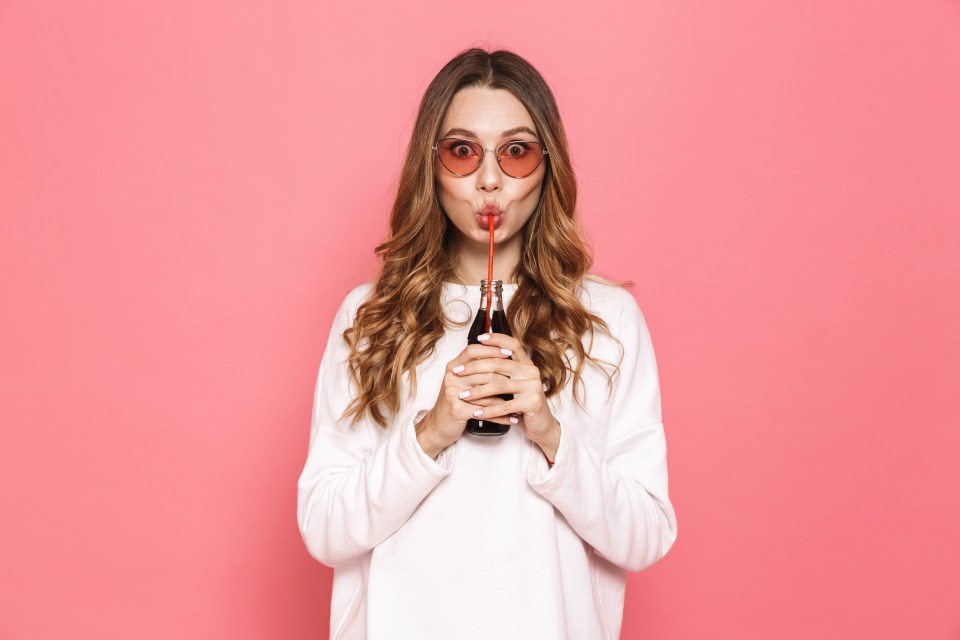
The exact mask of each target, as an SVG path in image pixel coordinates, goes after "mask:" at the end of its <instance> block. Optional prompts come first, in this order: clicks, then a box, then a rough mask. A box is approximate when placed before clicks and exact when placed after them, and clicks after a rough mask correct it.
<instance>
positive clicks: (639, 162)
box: [0, 0, 960, 640]
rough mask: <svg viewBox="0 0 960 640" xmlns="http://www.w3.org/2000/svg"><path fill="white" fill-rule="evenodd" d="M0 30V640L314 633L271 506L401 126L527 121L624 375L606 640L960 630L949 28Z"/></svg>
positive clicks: (761, 10)
mask: <svg viewBox="0 0 960 640" xmlns="http://www.w3.org/2000/svg"><path fill="white" fill-rule="evenodd" d="M558 6H559V5H557V4H555V3H552V2H546V1H545V0H540V1H538V2H530V3H518V2H500V1H494V2H488V3H479V4H478V3H466V4H464V3H448V2H437V3H387V2H383V3H379V5H377V4H374V5H371V4H370V3H361V4H360V5H357V6H352V7H351V6H348V5H347V4H346V3H337V4H336V5H335V6H334V5H332V4H327V3H325V2H319V3H318V2H306V1H303V0H283V1H272V2H266V1H261V2H256V1H253V0H250V1H245V2H204V3H197V2H192V1H191V2H187V1H185V0H176V1H165V2H152V3H141V2H138V3H129V2H117V1H113V2H109V1H108V2H99V3H73V2H56V3H54V2H50V1H49V0H43V1H38V0H31V1H29V2H27V1H26V0H7V1H6V2H2V3H0V213H2V218H0V300H2V301H3V302H2V304H3V313H2V315H0V322H2V331H0V362H2V369H0V424H2V429H3V432H2V445H0V514H2V518H3V524H2V526H0V537H2V541H0V638H2V639H4V640H6V639H22V638H90V639H94V638H96V639H104V638H147V639H152V638H157V639H160V638H234V639H244V638H258V639H259V638H271V639H272V638H326V637H327V620H328V606H329V602H328V600H329V590H330V581H331V576H332V572H331V571H330V570H329V569H327V568H325V567H323V566H322V565H320V564H319V563H317V562H315V561H314V560H313V559H312V558H311V557H310V556H309V555H308V554H307V552H306V550H305V548H304V547H303V544H302V542H301V540H300V537H299V533H298V530H297V526H296V517H295V512H296V506H295V497H296V480H297V477H298V475H299V472H300V470H301V467H302V464H303V461H304V459H305V456H306V447H307V437H308V429H309V416H310V409H311V402H312V393H313V385H314V383H315V380H316V372H317V368H318V366H319V362H320V357H321V355H322V353H323V348H324V345H325V343H326V339H327V332H328V329H329V326H330V322H331V320H332V316H333V313H334V311H335V309H336V308H337V306H338V305H339V303H340V301H341V299H342V297H343V295H344V294H345V293H346V292H347V291H348V290H349V289H350V288H351V287H353V286H354V285H356V284H358V283H360V282H363V281H365V280H366V279H368V278H369V277H370V276H371V275H372V273H373V272H372V269H373V267H374V264H375V263H374V261H373V253H372V251H373V247H374V246H375V245H376V244H377V243H378V242H379V241H380V240H381V239H382V238H383V237H384V233H385V230H386V223H385V221H386V215H387V209H388V206H389V203H390V199H391V195H392V192H393V189H394V188H395V185H396V177H397V174H398V171H399V164H400V160H401V157H402V154H403V150H404V148H405V145H406V142H407V140H408V137H409V133H410V130H411V126H412V123H413V119H414V116H415V110H416V106H417V101H418V100H419V97H420V96H421V95H422V92H423V90H424V89H425V88H426V85H427V83H428V82H429V80H430V79H431V78H432V77H433V75H434V74H435V73H436V72H437V71H438V70H439V68H440V67H441V66H442V65H443V63H445V62H446V61H447V60H448V59H449V58H450V57H452V56H453V55H455V54H456V53H457V52H459V51H460V50H461V49H463V48H466V47H469V46H471V45H473V44H479V45H481V46H489V47H497V46H503V47H507V48H511V49H514V50H515V51H517V52H518V53H520V54H521V55H523V56H525V57H526V58H528V59H529V60H530V61H531V62H532V63H533V64H534V65H535V66H537V67H538V68H539V69H540V71H541V72H542V73H543V74H544V76H545V77H546V79H547V81H548V82H549V83H550V84H551V86H552V87H553V89H554V92H555V94H556V96H557V98H558V101H559V104H560V108H561V112H562V116H563V117H564V119H565V122H566V126H567V129H568V133H569V136H570V140H571V145H572V152H573V158H574V162H575V167H576V169H577V172H578V176H579V179H580V184H581V187H582V200H581V209H582V213H583V217H584V219H585V224H586V226H587V228H588V229H589V232H590V236H591V238H592V241H593V244H594V247H595V250H596V254H597V259H596V266H597V270H598V271H599V272H601V273H604V274H607V275H609V276H612V277H616V278H632V279H633V280H634V281H635V282H636V288H635V290H634V292H635V295H636V296H637V299H638V300H639V302H640V305H641V308H642V309H643V311H644V313H645V315H646V317H647V321H648V325H649V327H650V330H651V334H652V336H653V339H654V345H655V348H656V350H657V359H658V363H659V369H660V377H661V385H662V397H663V412H664V422H665V425H666V430H667V442H668V448H669V464H670V483H671V496H672V498H673V500H674V504H675V506H676V508H677V512H678V518H679V538H678V540H677V543H676V546H675V547H674V548H673V550H672V551H671V552H670V554H669V555H668V556H667V557H666V558H665V559H664V560H663V561H661V562H660V563H659V564H657V565H655V566H654V567H652V568H651V569H649V570H648V571H646V572H643V573H640V574H634V575H631V577H630V582H629V588H628V594H627V603H626V611H625V621H624V633H623V637H624V638H658V639H702V638H714V639H726V638H730V639H745V638H746V639H749V638H764V639H766V638H777V639H808V638H830V639H832V638H838V639H839V638H871V639H885V638H890V639H894V638H897V639H899V638H924V639H935V638H936V639H940V638H943V639H951V640H956V639H957V638H960V551H958V543H957V540H958V539H960V507H958V504H960V500H958V498H957V495H958V491H957V488H958V487H960V464H958V462H957V461H958V459H960V429H958V426H960V420H958V417H960V415H958V413H960V412H958V409H957V393H956V389H957V387H958V380H960V366H958V361H960V339H958V331H957V311H958V306H960V305H958V293H960V286H958V285H960V265H958V258H957V255H958V250H960V222H958V218H960V216H958V213H960V4H958V3H957V2H956V1H947V0H939V1H933V0H928V1H923V2H911V3H906V2H893V1H891V0H871V1H869V2H868V1H859V2H856V1H843V2H837V1H835V0H829V1H827V0H813V1H810V0H808V1H805V2H796V3H787V2H779V3H772V2H756V1H753V2H751V1H748V0H731V1H728V2H703V1H700V2H690V1H677V2H646V1H644V2H619V3H600V4H598V3H592V2H591V3H580V4H579V5H575V6H570V7H569V8H565V9H564V10H563V11H558V9H557V7H558Z"/></svg>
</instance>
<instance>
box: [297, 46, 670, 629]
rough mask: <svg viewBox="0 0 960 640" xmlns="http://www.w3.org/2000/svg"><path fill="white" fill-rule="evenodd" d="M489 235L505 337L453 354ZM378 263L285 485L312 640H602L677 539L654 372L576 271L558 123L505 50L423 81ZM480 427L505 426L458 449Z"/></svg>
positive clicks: (617, 308)
mask: <svg viewBox="0 0 960 640" xmlns="http://www.w3.org/2000/svg"><path fill="white" fill-rule="evenodd" d="M491 224H492V225H493V226H494V228H495V231H494V241H495V247H496V249H495V263H494V277H495V278H496V279H502V280H503V281H504V285H503V300H504V304H505V306H506V311H507V314H506V315H507V320H508V324H509V327H510V332H511V333H512V336H513V337H511V336H509V335H506V334H505V333H490V334H487V335H486V336H483V337H482V338H483V339H482V341H481V343H479V344H473V345H470V346H467V333H468V329H469V325H470V323H471V322H470V321H471V320H472V319H473V318H474V316H475V315H476V314H477V312H478V308H479V306H480V281H481V280H482V279H485V278H486V277H487V256H488V243H489V225H491ZM376 252H377V255H378V256H379V257H380V258H381V261H382V267H381V270H380V273H379V275H378V276H377V279H376V281H375V282H373V283H368V284H364V285H361V286H359V287H357V288H355V289H354V290H353V291H351V292H350V293H349V294H348V295H347V296H346V299H345V300H344V302H343V304H342V306H341V307H340V310H339V312H338V313H337V315H336V318H335V319H334V322H333V328H332V330H331V333H330V339H329V342H328V343H327V348H326V351H325V353H324V355H323V359H322V362H321V364H320V371H319V375H318V379H317V386H316V394H315V397H314V409H313V417H312V424H311V428H310V445H309V453H308V454H307V460H306V464H305V466H304V468H303V472H302V474H301V476H300V480H299V483H298V508H297V519H298V522H299V526H300V532H301V535H302V536H303V540H304V542H305V544H306V546H307V549H308V550H309V552H310V554H311V555H312V556H313V557H315V558H316V559H317V560H319V561H320V562H322V563H323V564H326V565H328V566H331V567H333V568H334V580H333V595H332V603H331V619H330V637H331V638H332V639H346V638H357V639H360V638H369V639H370V640H382V639H389V640H397V639H407V638H409V639H413V640H431V639H437V640H448V639H457V640H467V639H474V638H476V639H481V638H482V639H485V640H488V639H491V638H498V639H500V638H504V639H512V638H524V639H530V638H549V639H551V640H553V639H560V638H570V639H577V640H580V639H582V640H597V639H598V638H618V637H619V634H620V626H621V620H622V614H623V598H624V590H625V586H626V576H625V572H626V571H640V570H642V569H644V568H646V567H648V566H650V565H652V564H653V563H655V562H656V561H657V560H659V559H660V558H662V557H663V556H664V554H666V553H667V551H668V550H669V549H670V548H671V546H672V545H673V543H674V540H675V539H676V536H677V522H676V516H675V513H674V509H673V506H672V505H671V503H670V499H669V497H668V493H667V464H666V442H665V439H664V431H663V424H662V422H661V413H660V388H659V381H658V376H657V366H656V361H655V358H654V352H653V346H652V344H651V341H650V334H649V332H648V330H647V326H646V323H645V321H644V317H643V314H642V313H641V311H640V309H639V307H638V306H637V303H636V302H635V301H634V299H633V297H632V296H631V295H630V293H629V292H627V291H626V290H624V289H623V288H622V287H621V286H619V285H616V284H613V283H610V282H607V281H605V280H602V279H600V278H598V277H595V276H592V275H590V274H589V273H588V271H589V268H590V265H591V262H592V260H591V257H590V255H589V253H588V251H587V249H586V247H585V245H584V242H583V239H582V237H581V233H580V231H579V229H578V226H577V217H576V184H575V179H574V174H573V170H572V168H571V164H570V158H569V154H568V149H567V141H566V135H565V133H564V129H563V125H562V123H561V121H560V116H559V113H558V110H557V106H556V103H555V101H554V98H553V95H552V93H551V91H550V89H549V87H548V86H547V84H546V83H545V81H544V80H543V78H542V77H541V76H540V74H539V73H538V72H537V71H536V70H535V69H534V68H533V67H532V66H531V65H530V64H529V63H528V62H526V61H525V60H524V59H523V58H521V57H519V56H517V55H516V54H514V53H511V52H509V51H505V50H499V51H494V52H492V53H488V52H486V51H484V50H481V49H470V50H468V51H465V52H463V53H462V54H460V55H458V56H457V57H455V58H454V59H453V60H451V61H450V62H449V63H447V64H446V66H444V68H443V69H442V70H441V71H440V72H439V74H438V75H437V76H436V77H435V78H434V79H433V81H432V82H431V84H430V86H429V87H428V88H427V91H426V94H425V95H424V97H423V100H422V102H421V104H420V108H419V112H418V115H417V120H416V124H415V126H414V131H413V136H412V138H411V141H410V146H409V148H408V150H407V155H406V161H405V163H404V166H403V172H402V174H401V177H400V184H399V189H398V194H397V198H396V201H395V202H394V205H393V211H392V215H391V218H390V236H389V238H388V239H387V240H386V242H384V243H383V244H382V245H380V246H379V247H378V248H377V250H376ZM501 394H512V395H513V399H512V400H504V399H503V398H501V397H500V395H501ZM475 417H481V418H482V419H483V420H485V421H491V422H495V423H498V424H503V425H510V428H509V429H508V431H507V432H506V434H504V435H502V436H500V437H492V438H491V437H479V436H476V435H472V434H470V433H465V431H464V429H465V426H466V424H467V421H468V420H469V419H471V418H475Z"/></svg>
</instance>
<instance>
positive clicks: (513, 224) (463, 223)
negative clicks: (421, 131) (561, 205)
mask: <svg viewBox="0 0 960 640" xmlns="http://www.w3.org/2000/svg"><path fill="white" fill-rule="evenodd" d="M519 127H526V129H528V130H527V131H514V132H511V130H514V129H517V128H519ZM535 132H536V127H535V126H534V124H533V119H532V118H531V117H530V114H529V113H528V112H527V109H526V107H524V106H523V104H522V103H521V102H520V101H519V100H518V99H517V98H516V97H514V95H513V94H512V93H510V92H509V91H506V90H505V89H491V88H489V87H485V88H477V87H469V88H465V89H461V90H460V91H458V92H457V93H456V95H454V97H453V100H452V101H451V103H450V107H449V108H448V109H447V113H446V116H445V117H444V120H443V122H442V123H441V126H440V135H439V138H446V137H456V138H462V139H464V140H472V141H474V142H478V143H480V145H481V146H482V147H483V148H484V149H494V150H496V149H497V148H498V147H500V146H501V145H502V144H504V143H506V142H511V141H514V140H526V141H534V142H542V141H541V140H540V139H539V138H538V136H537V135H536V133H535ZM505 133H506V135H504V134H505ZM461 150H462V151H464V152H465V151H466V148H464V149H461ZM517 151H519V149H516V148H514V149H511V148H510V147H507V148H506V149H504V152H505V153H507V154H509V153H511V152H517ZM546 164H547V157H546V156H544V158H543V160H541V162H540V164H539V166H537V168H536V169H535V170H534V171H533V173H531V174H530V175H527V176H525V177H523V178H513V177H510V176H508V175H507V174H506V173H504V172H503V170H502V169H501V168H500V165H499V164H498V163H497V159H496V156H495V154H494V152H491V151H484V152H483V162H481V163H480V168H479V169H477V170H476V171H474V172H473V173H471V174H470V175H467V176H457V175H454V174H453V173H451V172H450V171H449V170H447V168H446V167H444V166H443V165H442V164H441V163H440V161H439V160H437V158H436V154H434V173H435V175H436V185H437V195H438V198H439V200H440V205H441V206H442V207H443V211H444V212H445V213H446V215H447V217H448V218H449V219H450V221H451V222H452V223H453V226H454V227H455V229H456V231H455V233H456V238H455V240H456V241H457V242H458V243H475V244H479V245H486V244H488V243H489V241H490V231H489V226H488V224H489V221H490V220H492V222H493V225H494V242H495V243H496V244H501V243H505V242H510V241H513V242H519V241H520V238H521V237H522V236H521V234H520V231H521V230H522V229H523V227H524V225H526V223H527V220H529V219H530V216H531V214H532V213H533V211H534V209H535V208H536V206H537V202H538V200H539V198H540V188H541V185H542V184H543V178H544V175H545V173H546ZM514 173H516V172H514ZM490 205H493V206H492V207H490V208H489V209H487V208H485V207H489V206H490ZM491 211H492V212H493V213H494V214H496V212H499V213H500V215H493V216H492V217H488V216H487V215H486V213H487V212H491Z"/></svg>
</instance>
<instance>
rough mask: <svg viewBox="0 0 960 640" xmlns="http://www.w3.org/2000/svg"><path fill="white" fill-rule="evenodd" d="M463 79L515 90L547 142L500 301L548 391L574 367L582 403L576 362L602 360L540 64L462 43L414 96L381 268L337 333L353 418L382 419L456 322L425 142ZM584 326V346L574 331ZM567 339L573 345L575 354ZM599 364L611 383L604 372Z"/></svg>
mask: <svg viewBox="0 0 960 640" xmlns="http://www.w3.org/2000/svg"><path fill="white" fill-rule="evenodd" d="M465 87H481V88H483V87H489V88H493V89H505V90H507V91H509V92H510V93H512V94H513V95H514V96H516V98H517V99H518V100H519V101H520V102H521V103H523V105H524V106H525V107H526V109H527V111H528V112H529V113H530V115H531V117H532V119H533V121H534V124H535V127H536V130H537V132H538V137H539V139H540V140H541V141H542V142H543V143H544V145H545V146H546V148H547V149H548V150H549V151H550V154H549V155H548V156H546V157H545V158H546V159H545V162H546V163H547V166H546V172H545V175H544V178H543V186H542V188H541V193H540V201H539V202H538V204H537V207H536V209H535V210H534V212H533V214H532V215H531V217H530V219H529V220H528V222H527V224H526V226H525V227H524V230H523V249H522V251H521V256H520V263H519V265H518V266H517V271H516V276H517V283H518V286H517V289H516V291H515V293H514V294H513V297H512V298H511V300H510V304H509V305H508V308H507V322H508V324H509V325H510V328H511V332H512V333H513V335H514V336H515V337H516V338H518V339H519V340H520V341H521V342H522V343H523V344H524V346H525V347H526V348H527V349H528V350H529V351H530V352H531V354H530V357H531V359H532V360H533V363H534V364H535V365H536V366H537V368H538V369H540V374H541V377H542V378H543V382H544V393H545V394H546V395H547V396H551V395H553V394H556V393H558V392H559V391H560V390H561V389H562V388H563V386H564V385H565V384H566V382H567V380H568V379H569V378H570V377H571V376H572V378H573V385H574V392H575V393H574V395H575V397H576V399H577V401H578V402H580V403H581V404H582V400H581V397H580V394H579V393H578V385H582V382H583V381H582V373H583V367H584V364H585V362H587V361H589V362H592V363H593V364H595V365H599V364H601V363H603V364H610V363H606V362H604V361H602V360H599V359H597V358H594V357H592V356H591V355H590V353H589V351H590V348H591V347H592V345H593V332H594V329H595V328H599V329H601V330H603V331H604V332H605V333H607V334H608V335H610V330H609V327H608V326H607V324H606V323H605V322H604V321H603V319H602V318H600V317H599V316H597V315H596V314H594V313H592V312H591V311H590V310H589V309H587V308H586V307H585V306H584V305H583V303H582V302H581V301H580V299H579V297H578V295H577V290H578V288H579V287H580V285H581V282H582V280H583V278H584V276H586V275H587V273H588V271H589V269H590V266H591V265H592V262H593V259H592V257H591V255H590V253H589V251H588V249H587V246H586V243H585V241H584V238H583V236H582V233H581V231H580V228H579V226H578V222H577V217H576V200H577V185H576V179H575V177H574V173H573V168H572V166H571V163H570V156H569V150H568V146H567V138H566V133H565V132H564V128H563V124H562V122H561V120H560V114H559V110H558V109H557V105H556V101H555V100H554V97H553V94H552V92H551V91H550V88H549V87H548V86H547V83H546V81H545V80H544V79H543V77H542V76H541V75H540V73H539V72H537V70H536V69H535V68H534V67H533V66H532V65H531V64H530V63H529V62H527V61H526V60H524V59H523V58H521V57H520V56H518V55H517V54H515V53H513V52H510V51H507V50H503V49H501V50H496V51H493V52H489V53H488V52H487V51H484V50H483V49H478V48H472V49H468V50H466V51H463V52H462V53H460V54H459V55H457V56H456V57H454V58H453V59H452V60H450V61H449V62H448V63H447V64H446V65H445V66H444V67H443V68H442V69H441V70H440V72H439V73H438V74H437V75H436V77H435V78H434V79H433V81H431V83H430V85H429V86H428V87H427V90H426V92H425V94H424V96H423V99H422V100H421V102H420V107H419V110H418V113H417V119H416V122H415V124H414V129H413V134H412V136H411V138H410V144H409V146H408V147H407V152H406V158H405V160H404V163H403V169H402V172H401V174H400V179H399V185H398V188H397V196H396V198H395V200H394V202H393V207H392V211H391V215H390V234H389V237H388V238H387V240H386V241H385V242H383V243H382V244H381V245H380V246H378V247H377V248H376V250H375V253H376V255H377V256H379V258H380V260H381V267H380V273H379V275H378V276H377V279H376V281H375V283H374V285H373V289H372V291H371V292H370V295H369V296H368V297H367V299H366V301H365V302H363V304H361V305H360V306H359V308H358V309H357V314H356V318H355V321H354V324H353V326H351V327H350V328H348V329H347V330H346V331H344V332H343V338H344V340H345V341H346V342H347V344H348V345H349V347H350V356H349V365H350V370H351V375H352V381H353V383H354V384H355V386H356V388H357V394H356V396H355V397H354V398H353V400H352V402H351V403H350V405H349V406H348V407H347V409H346V410H345V411H344V414H343V417H351V418H352V423H351V424H355V423H357V422H359V421H360V420H361V419H362V417H363V416H364V415H365V414H367V413H369V414H370V416H371V417H372V418H373V420H374V421H376V423H377V424H379V425H380V426H381V427H386V426H387V425H388V420H389V417H390V415H391V414H394V413H396V411H397V410H398V409H399V407H400V400H401V398H400V396H401V393H402V376H403V373H404V372H409V376H410V395H411V397H413V396H414V395H415V393H416V386H417V379H416V367H417V364H419V363H420V362H422V361H423V360H425V359H426V358H427V357H429V356H430V355H431V354H432V353H433V350H434V348H435V345H436V343H437V340H438V339H440V337H442V336H443V334H444V333H445V330H446V327H451V326H454V325H455V324H456V323H454V322H452V321H451V320H450V319H449V318H447V317H446V315H445V314H444V313H443V309H442V306H441V294H442V289H443V283H444V282H448V281H456V280H457V278H456V276H455V266H456V265H455V263H454V255H453V251H452V246H451V242H452V234H451V233H449V226H450V223H449V221H448V219H447V216H446V215H445V214H444V213H443V211H442V209H441V206H440V202H439V200H438V198H437V193H436V186H435V176H434V158H433V153H432V146H433V143H434V142H435V140H436V138H437V136H438V135H439V134H440V125H441V123H442V122H443V118H444V116H445V114H446V111H447V108H448V107H449V105H450V102H451V100H452V99H453V96H454V95H455V94H456V93H457V91H459V90H460V89H463V88H465ZM621 286H622V285H621ZM585 334H589V345H588V347H587V349H584V346H583V344H582V342H581V338H582V336H584V335H585ZM611 337H612V336H611ZM567 349H571V350H572V351H573V354H574V356H575V357H574V360H575V364H574V362H571V361H570V358H569V357H568V356H567V355H566V350H567ZM613 368H614V370H616V369H617V367H616V366H615V365H613ZM601 369H602V367H601ZM604 374H605V375H606V377H607V382H608V388H609V387H610V385H611V383H612V380H613V374H612V373H607V372H606V371H604Z"/></svg>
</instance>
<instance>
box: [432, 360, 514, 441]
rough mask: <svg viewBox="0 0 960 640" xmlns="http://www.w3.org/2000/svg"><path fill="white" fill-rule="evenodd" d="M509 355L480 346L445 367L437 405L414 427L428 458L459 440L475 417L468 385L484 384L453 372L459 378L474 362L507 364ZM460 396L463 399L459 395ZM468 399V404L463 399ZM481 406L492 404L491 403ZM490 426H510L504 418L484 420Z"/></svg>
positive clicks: (489, 401)
mask: <svg viewBox="0 0 960 640" xmlns="http://www.w3.org/2000/svg"><path fill="white" fill-rule="evenodd" d="M509 357H510V355H509V354H505V353H503V352H502V351H501V349H500V347H488V346H486V345H483V344H471V345H468V346H467V348H465V349H464V350H463V351H461V352H460V354H459V355H458V356H457V357H456V358H454V359H453V360H451V361H450V362H448V363H447V370H446V373H445V374H444V376H443V383H442V384H441V386H440V392H439V393H438V394H437V401H436V403H435V404H434V406H433V408H432V409H431V410H430V411H428V412H427V414H426V415H425V416H424V417H423V419H422V420H421V421H420V422H418V423H417V427H416V432H417V441H418V442H419V443H420V446H421V448H422V449H423V450H424V451H425V452H426V453H427V455H429V456H430V457H431V458H436V457H437V455H438V454H439V453H440V452H441V451H442V450H443V449H445V448H447V447H449V446H450V445H451V444H453V443H454V442H456V441H457V440H459V439H460V436H462V435H463V430H464V429H466V427H467V420H469V419H470V418H474V417H476V416H475V415H474V411H476V410H477V409H478V406H479V405H478V404H476V403H475V401H474V398H473V397H470V396H472V393H471V392H470V387H471V384H479V383H480V382H482V381H483V380H479V379H477V380H474V379H471V378H470V377H469V376H463V375H458V374H457V373H455V372H454V369H459V370H460V373H461V374H462V368H463V367H465V366H466V365H467V364H468V363H470V362H472V361H475V360H476V359H477V358H481V359H483V360H493V361H499V360H506V359H507V358H509ZM461 394H463V395H461ZM467 397H470V399H469V400H467V399H466V398H467ZM484 402H487V403H492V402H493V400H486V401H484ZM484 419H485V420H490V421H491V422H499V423H500V424H510V422H509V418H507V417H506V416H503V417H499V418H494V419H491V418H484Z"/></svg>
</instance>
